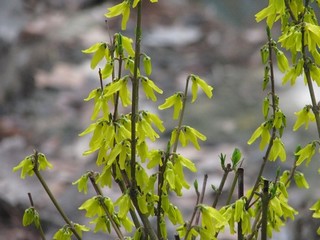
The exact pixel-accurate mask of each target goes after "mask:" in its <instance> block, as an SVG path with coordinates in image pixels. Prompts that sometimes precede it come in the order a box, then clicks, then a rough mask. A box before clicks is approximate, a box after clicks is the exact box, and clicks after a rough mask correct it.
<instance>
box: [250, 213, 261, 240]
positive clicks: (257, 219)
mask: <svg viewBox="0 0 320 240" xmlns="http://www.w3.org/2000/svg"><path fill="white" fill-rule="evenodd" d="M261 213H262V211H261V209H259V210H258V212H257V214H256V217H255V219H254V222H253V224H252V226H251V232H252V233H251V234H250V235H249V236H248V237H247V240H252V239H253V237H254V236H255V235H256V234H257V232H258V229H259V225H260V221H261V219H260V216H261Z"/></svg>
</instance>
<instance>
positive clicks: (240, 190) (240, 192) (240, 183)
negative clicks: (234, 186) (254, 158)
mask: <svg viewBox="0 0 320 240" xmlns="http://www.w3.org/2000/svg"><path fill="white" fill-rule="evenodd" d="M243 172H244V169H243V168H238V170H237V173H238V198H239V199H240V198H242V197H243V194H244V183H243ZM238 240H243V233H242V220H240V222H238Z"/></svg>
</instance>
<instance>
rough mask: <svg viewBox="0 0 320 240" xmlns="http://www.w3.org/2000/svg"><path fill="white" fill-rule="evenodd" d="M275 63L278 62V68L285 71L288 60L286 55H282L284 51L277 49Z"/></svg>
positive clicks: (287, 66)
mask: <svg viewBox="0 0 320 240" xmlns="http://www.w3.org/2000/svg"><path fill="white" fill-rule="evenodd" d="M276 57H277V63H278V68H279V70H280V71H281V72H283V73H284V72H285V71H287V70H288V68H289V62H288V59H287V57H286V56H285V55H284V53H283V52H282V51H280V50H278V51H277V55H276Z"/></svg>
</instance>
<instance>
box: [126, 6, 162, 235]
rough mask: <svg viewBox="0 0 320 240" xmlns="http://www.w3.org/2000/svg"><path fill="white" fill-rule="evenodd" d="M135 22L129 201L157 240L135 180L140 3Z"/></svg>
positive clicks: (146, 228)
mask: <svg viewBox="0 0 320 240" xmlns="http://www.w3.org/2000/svg"><path fill="white" fill-rule="evenodd" d="M136 9H137V22H136V34H135V36H136V39H135V59H134V71H133V78H132V109H131V162H130V171H131V189H130V197H131V200H132V202H133V204H134V206H135V208H136V210H137V212H138V214H139V216H140V218H141V221H142V223H143V225H144V229H145V231H146V234H147V235H149V236H150V238H151V239H152V240H157V239H158V236H157V235H156V233H155V232H154V230H153V228H152V226H151V223H150V221H149V219H148V216H147V215H146V214H143V213H141V211H140V209H139V205H138V201H137V191H138V189H137V180H136V145H137V139H136V123H137V121H138V114H139V80H140V79H139V76H138V70H139V68H140V45H141V37H142V27H141V16H142V4H141V1H139V3H138V4H137V7H136Z"/></svg>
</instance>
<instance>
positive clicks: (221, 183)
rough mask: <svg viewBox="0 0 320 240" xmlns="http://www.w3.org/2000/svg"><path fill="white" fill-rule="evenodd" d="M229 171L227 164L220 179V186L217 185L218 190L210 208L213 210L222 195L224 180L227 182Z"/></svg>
mask: <svg viewBox="0 0 320 240" xmlns="http://www.w3.org/2000/svg"><path fill="white" fill-rule="evenodd" d="M230 171H231V164H230V163H229V164H227V167H226V168H225V169H224V174H223V176H222V179H221V182H220V185H219V188H218V190H217V191H216V197H215V199H214V201H213V203H212V207H213V208H215V207H216V206H217V204H218V201H219V197H220V195H221V193H222V189H223V187H224V184H225V183H226V180H227V177H228V174H229V172H230Z"/></svg>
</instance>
